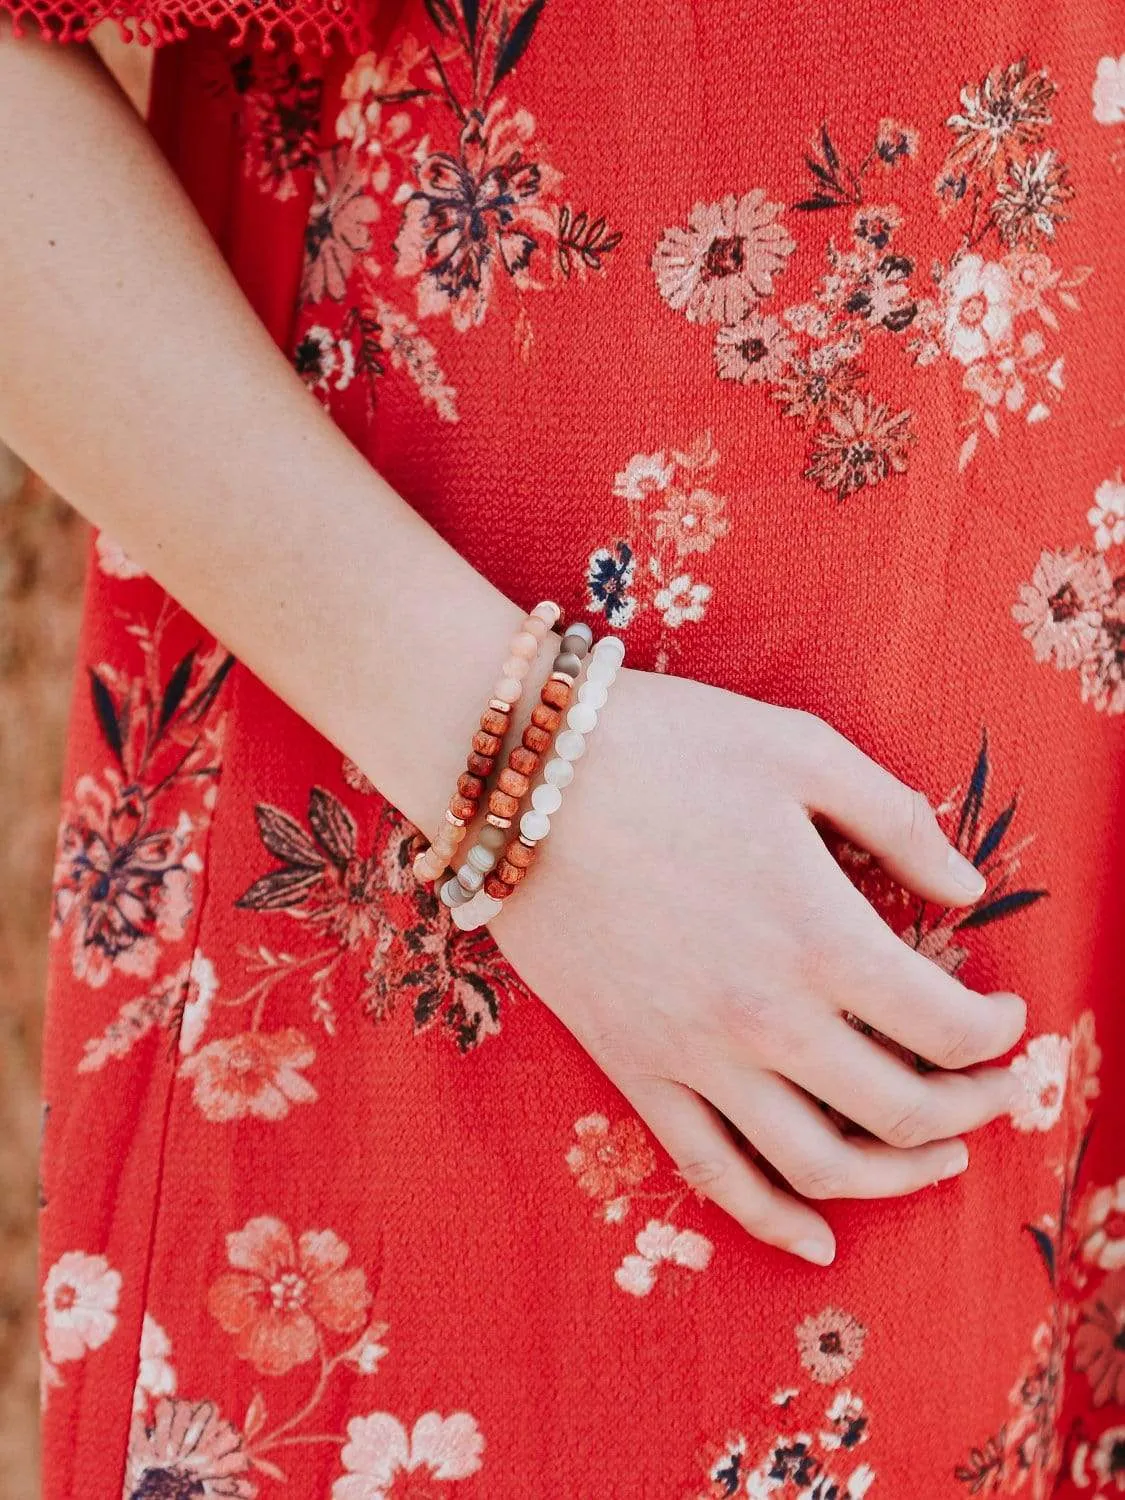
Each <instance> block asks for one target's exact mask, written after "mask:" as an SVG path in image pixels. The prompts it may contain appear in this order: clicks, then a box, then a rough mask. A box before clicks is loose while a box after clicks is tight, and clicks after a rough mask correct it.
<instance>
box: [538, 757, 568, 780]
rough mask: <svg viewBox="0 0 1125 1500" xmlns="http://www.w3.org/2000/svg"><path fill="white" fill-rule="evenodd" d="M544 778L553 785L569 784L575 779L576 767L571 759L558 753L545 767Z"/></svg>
mask: <svg viewBox="0 0 1125 1500" xmlns="http://www.w3.org/2000/svg"><path fill="white" fill-rule="evenodd" d="M543 780H544V781H546V782H547V783H549V785H551V786H569V785H570V783H571V782H572V781H573V780H574V767H573V766H572V765H571V763H570V761H568V760H563V758H562V757H561V756H560V755H556V756H555V758H554V760H549V761H548V762H547V764H546V765H545V766H544V767H543Z"/></svg>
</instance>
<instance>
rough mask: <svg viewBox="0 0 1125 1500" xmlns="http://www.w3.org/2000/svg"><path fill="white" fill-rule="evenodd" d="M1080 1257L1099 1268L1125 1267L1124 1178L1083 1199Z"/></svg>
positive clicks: (1106, 1269) (1098, 1189)
mask: <svg viewBox="0 0 1125 1500" xmlns="http://www.w3.org/2000/svg"><path fill="white" fill-rule="evenodd" d="M1082 1257H1083V1259H1084V1260H1087V1261H1090V1262H1091V1263H1092V1264H1093V1265H1095V1266H1100V1267H1101V1269H1102V1270H1103V1271H1120V1270H1123V1269H1125V1177H1119V1178H1118V1179H1117V1181H1116V1182H1115V1183H1114V1185H1113V1186H1112V1187H1101V1188H1097V1189H1096V1190H1095V1191H1094V1192H1093V1193H1092V1194H1091V1195H1090V1197H1089V1198H1088V1199H1087V1202H1086V1214H1085V1224H1084V1226H1083V1230H1082Z"/></svg>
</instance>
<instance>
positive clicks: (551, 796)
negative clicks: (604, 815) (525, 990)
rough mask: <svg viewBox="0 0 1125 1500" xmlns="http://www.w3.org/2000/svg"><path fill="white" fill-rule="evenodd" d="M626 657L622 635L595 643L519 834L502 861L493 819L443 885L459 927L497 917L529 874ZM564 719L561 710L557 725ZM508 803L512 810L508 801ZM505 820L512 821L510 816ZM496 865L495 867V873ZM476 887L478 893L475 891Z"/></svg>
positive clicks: (510, 841) (468, 927)
mask: <svg viewBox="0 0 1125 1500" xmlns="http://www.w3.org/2000/svg"><path fill="white" fill-rule="evenodd" d="M578 629H579V627H574V630H572V632H571V634H570V635H569V636H568V637H566V639H564V641H563V648H564V651H565V649H566V647H567V642H568V641H571V640H572V639H573V637H574V635H575V634H576V632H577V630H578ZM624 659H625V647H624V645H623V643H622V642H621V641H620V639H618V638H617V637H616V636H607V637H606V638H605V639H603V640H601V641H599V642H598V644H597V645H596V646H595V647H594V650H593V654H592V656H591V658H590V664H589V667H588V669H587V672H586V679H585V681H584V682H583V683H582V685H581V687H580V688H579V689H578V701H577V703H575V704H574V706H573V707H572V708H570V709H569V710H568V711H567V714H566V727H565V728H563V729H561V730H559V732H558V734H557V735H556V738H555V741H554V745H553V747H552V756H551V758H550V759H549V760H548V761H547V763H546V765H545V766H544V768H543V780H542V782H541V783H540V785H538V786H537V787H536V788H535V790H534V791H533V792H532V794H531V807H530V809H529V810H528V811H526V812H525V813H524V814H523V816H522V817H521V818H520V824H519V835H518V837H515V838H509V839H508V842H507V845H506V847H505V848H504V852H503V857H502V858H500V859H499V862H498V863H497V856H498V854H499V850H500V847H501V843H502V840H503V837H504V831H503V829H502V828H501V827H498V826H497V824H496V823H494V822H492V820H491V818H490V825H491V826H489V827H486V828H485V829H484V830H483V831H482V834H481V837H480V839H479V840H478V842H477V843H476V844H475V845H474V846H473V848H472V849H471V850H470V851H469V856H468V859H467V861H466V863H465V865H464V866H463V867H462V869H461V870H459V871H458V873H457V875H456V876H455V877H454V878H453V879H452V880H450V881H447V882H446V884H445V885H444V886H443V887H442V891H441V896H442V900H443V901H444V902H445V903H446V904H447V905H448V906H451V907H452V908H453V920H454V922H455V923H456V925H457V926H458V927H460V928H462V929H463V930H465V931H471V930H472V929H474V928H476V927H483V926H484V924H485V923H486V922H491V921H492V919H493V918H494V917H495V916H496V915H497V914H498V913H499V912H500V910H501V908H502V907H503V904H504V902H505V901H506V900H507V898H508V897H509V896H510V895H511V893H512V891H513V890H514V889H515V888H516V886H517V885H518V884H519V883H520V881H521V880H523V878H524V876H525V875H526V874H527V871H528V869H529V868H530V867H531V864H532V861H533V860H534V859H535V854H536V850H537V849H538V847H539V845H540V844H541V843H542V842H543V840H544V839H545V838H546V837H547V835H548V834H549V833H550V831H551V814H552V813H554V812H556V811H557V810H558V808H559V807H560V806H561V804H562V800H563V796H562V794H563V791H564V789H565V788H566V787H567V786H569V785H570V783H571V781H572V780H573V779H574V762H575V761H576V760H579V759H580V758H581V757H582V755H584V754H585V751H586V737H587V735H589V734H590V733H591V732H592V731H593V730H594V729H595V728H596V727H597V722H598V713H599V711H600V710H601V709H602V708H603V707H604V706H605V703H606V699H607V696H608V690H609V688H610V687H611V686H612V685H613V682H614V680H615V679H616V677H617V672H618V669H619V668H620V666H621V663H622V662H623V661H624ZM552 680H554V679H553V676H552V678H550V679H548V682H547V684H545V686H544V692H545V691H546V689H547V687H549V686H550V682H551V681H552ZM568 700H569V692H568ZM536 712H538V710H536ZM561 718H562V711H561V709H560V710H558V717H557V719H556V721H555V724H556V727H557V725H558V723H559V722H561ZM530 727H531V726H529V728H530ZM537 743H540V742H538V741H537ZM525 744H526V736H525ZM544 748H545V746H544ZM515 753H516V752H513V754H515ZM537 753H538V752H537ZM531 774H532V775H533V774H534V772H532V773H531ZM524 790H525V791H526V787H525V788H524ZM504 806H505V810H507V804H504ZM503 821H505V822H509V823H510V819H509V818H507V817H505V818H504V819H503ZM497 834H499V835H500V839H499V840H498V839H497V837H496V835H497ZM486 865H487V868H484V867H485V866H486ZM493 865H495V870H494V871H493V873H489V871H492V867H493ZM466 874H468V880H467V881H466V880H465V878H464V877H465V875H466ZM482 886H483V888H482ZM473 888H475V894H472V895H470V894H469V890H470V889H473Z"/></svg>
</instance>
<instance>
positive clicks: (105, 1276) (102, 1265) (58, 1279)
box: [43, 1250, 121, 1365]
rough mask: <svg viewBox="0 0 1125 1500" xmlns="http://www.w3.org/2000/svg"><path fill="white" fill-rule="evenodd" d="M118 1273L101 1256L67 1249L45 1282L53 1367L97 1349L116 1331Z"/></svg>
mask: <svg viewBox="0 0 1125 1500" xmlns="http://www.w3.org/2000/svg"><path fill="white" fill-rule="evenodd" d="M120 1294H121V1273H120V1272H119V1271H115V1270H114V1269H113V1268H112V1267H111V1266H110V1263H109V1261H108V1260H106V1258H105V1256H104V1255H87V1254H86V1253H85V1252H84V1251H82V1250H68V1251H67V1252H66V1254H65V1255H60V1256H59V1258H58V1260H57V1261H56V1262H55V1263H54V1265H53V1266H52V1267H51V1269H50V1270H49V1271H48V1272H47V1276H46V1279H45V1281H44V1283H43V1321H44V1338H45V1340H46V1344H47V1353H48V1355H49V1356H50V1358H51V1359H52V1360H53V1362H54V1363H55V1364H57V1365H60V1364H62V1363H63V1362H64V1361H65V1360H69V1359H82V1358H83V1357H84V1356H85V1355H86V1354H87V1353H89V1351H90V1350H91V1349H100V1348H101V1346H102V1345H103V1344H104V1343H105V1341H106V1340H107V1339H108V1338H109V1336H110V1334H111V1333H112V1332H113V1330H114V1329H115V1328H116V1327H117V1299H118V1297H119V1296H120Z"/></svg>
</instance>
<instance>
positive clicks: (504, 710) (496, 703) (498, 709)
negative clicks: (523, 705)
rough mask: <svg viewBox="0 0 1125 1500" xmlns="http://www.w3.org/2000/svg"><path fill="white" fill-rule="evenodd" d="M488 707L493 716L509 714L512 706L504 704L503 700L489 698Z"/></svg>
mask: <svg viewBox="0 0 1125 1500" xmlns="http://www.w3.org/2000/svg"><path fill="white" fill-rule="evenodd" d="M488 706H489V708H490V709H491V710H492V712H493V713H495V714H510V713H511V711H512V705H511V704H510V703H505V702H504V700H503V698H490V699H489V700H488Z"/></svg>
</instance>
